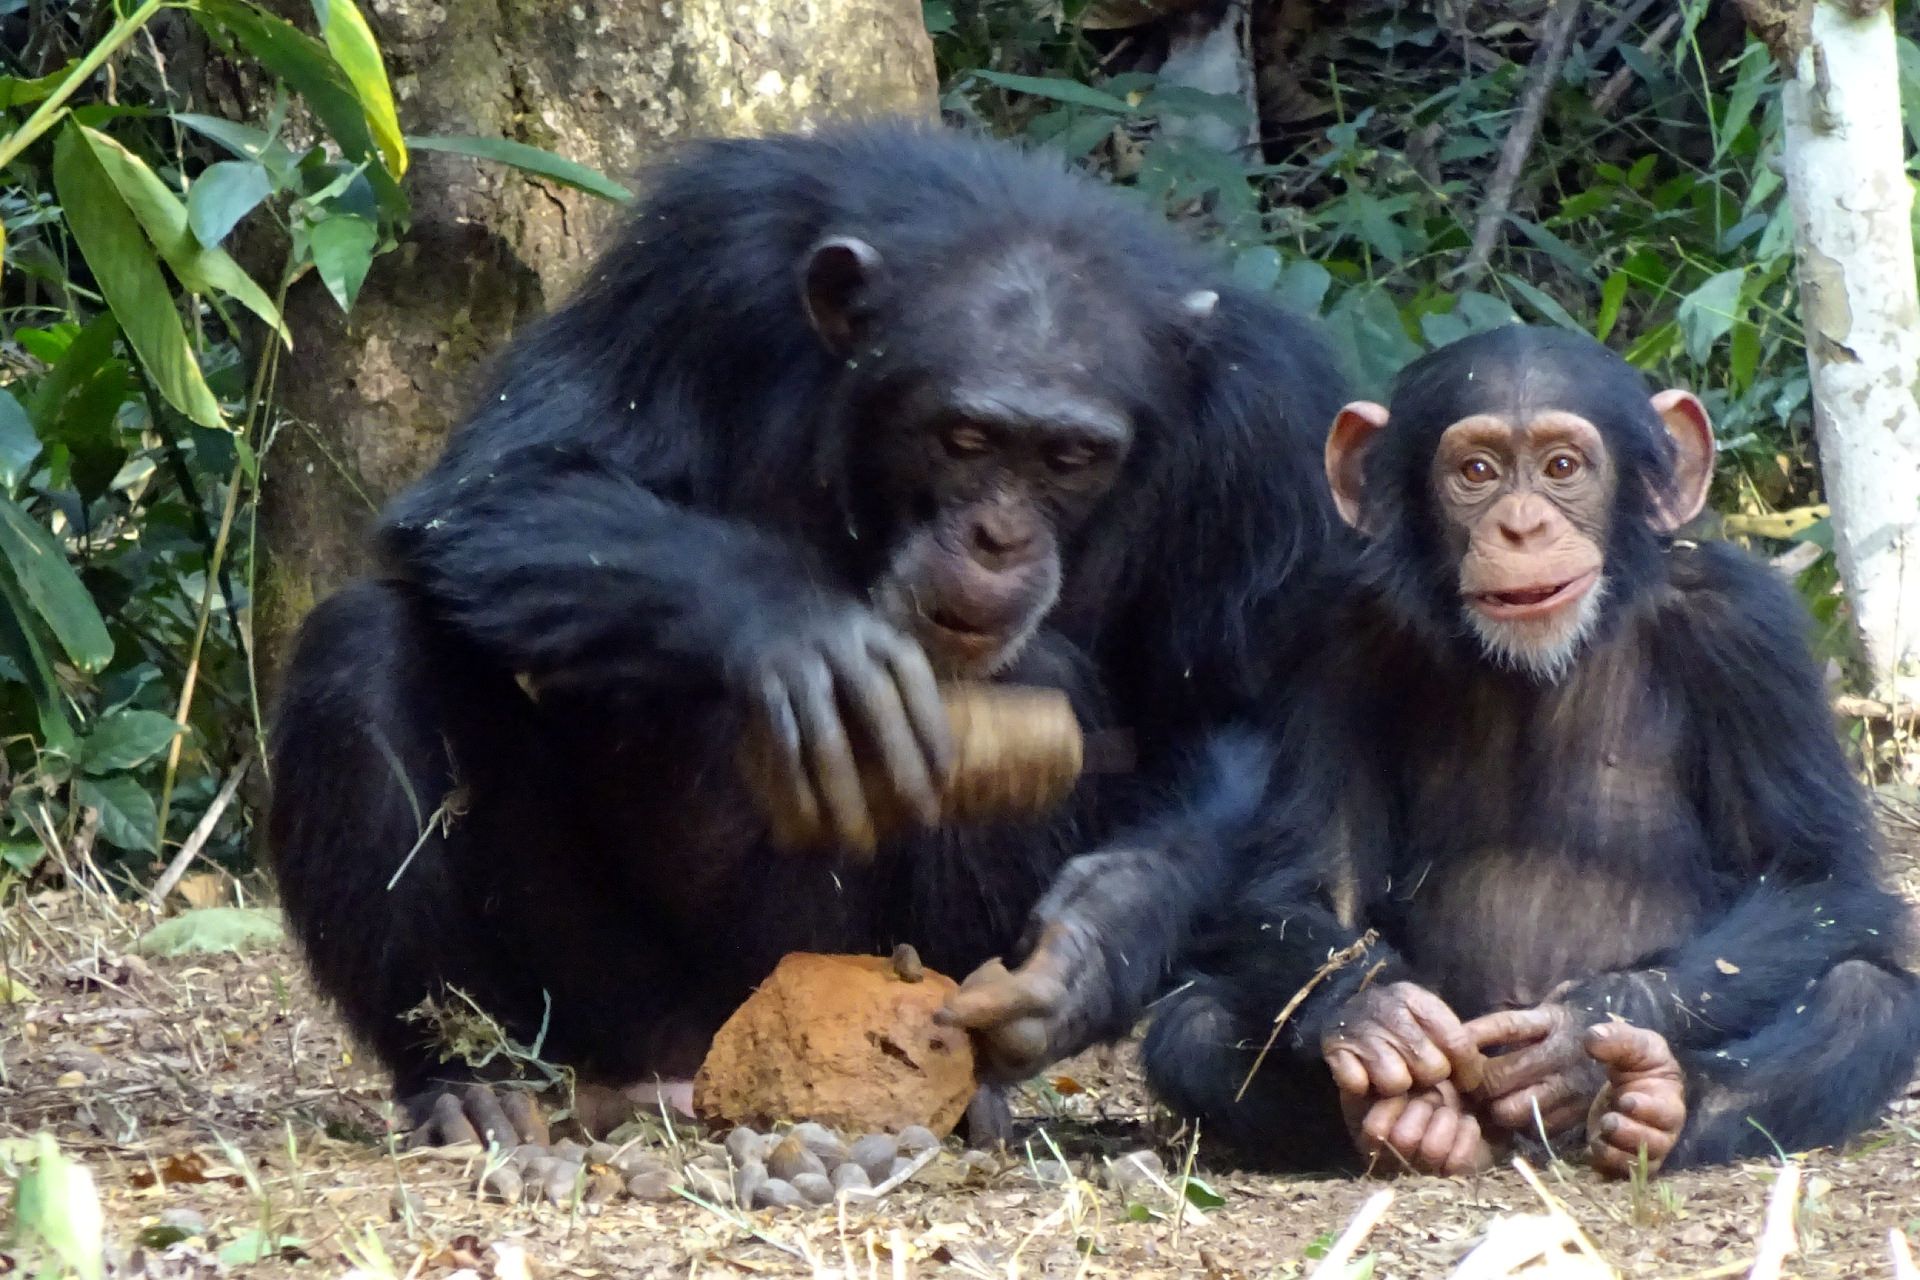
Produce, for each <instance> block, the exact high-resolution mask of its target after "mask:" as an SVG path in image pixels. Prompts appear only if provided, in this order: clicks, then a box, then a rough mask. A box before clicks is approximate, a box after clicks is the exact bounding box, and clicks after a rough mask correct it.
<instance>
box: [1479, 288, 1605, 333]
mask: <svg viewBox="0 0 1920 1280" xmlns="http://www.w3.org/2000/svg"><path fill="white" fill-rule="evenodd" d="M1500 279H1501V280H1502V281H1503V282H1505V284H1506V286H1507V287H1508V288H1510V289H1512V290H1513V291H1514V292H1515V293H1517V294H1519V295H1520V296H1521V297H1522V298H1524V299H1526V301H1527V305H1528V306H1530V307H1532V308H1533V309H1534V310H1535V311H1538V312H1539V313H1540V314H1541V315H1543V316H1545V317H1546V318H1547V319H1549V320H1551V321H1553V323H1555V324H1557V325H1559V326H1560V327H1561V328H1563V329H1571V330H1573V331H1574V332H1575V333H1585V332H1586V328H1585V326H1583V325H1582V324H1581V323H1580V322H1579V321H1578V320H1575V319H1574V318H1573V317H1572V316H1570V315H1568V314H1567V309H1566V308H1565V307H1563V306H1561V305H1560V304H1559V303H1558V302H1556V301H1554V299H1553V298H1552V297H1551V296H1550V295H1549V294H1547V293H1546V292H1544V291H1543V290H1541V289H1538V288H1536V287H1534V286H1533V285H1531V284H1528V283H1527V282H1526V281H1525V280H1522V279H1521V278H1520V277H1519V276H1515V275H1502V276H1501V277H1500Z"/></svg>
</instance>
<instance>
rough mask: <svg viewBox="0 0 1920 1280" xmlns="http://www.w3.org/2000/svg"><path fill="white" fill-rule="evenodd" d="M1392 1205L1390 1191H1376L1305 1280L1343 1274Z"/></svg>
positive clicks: (1315, 1279)
mask: <svg viewBox="0 0 1920 1280" xmlns="http://www.w3.org/2000/svg"><path fill="white" fill-rule="evenodd" d="M1392 1203H1393V1192H1392V1191H1376V1192H1374V1193H1373V1194H1372V1195H1371V1196H1368V1197H1367V1202H1366V1203H1365V1204H1363V1205H1361V1206H1360V1212H1358V1213H1356V1214H1354V1215H1353V1221H1352V1222H1349V1223H1348V1224H1347V1229H1346V1230H1345V1231H1342V1232H1341V1233H1340V1238H1339V1239H1338V1240H1335V1241H1334V1242H1333V1248H1331V1249H1329V1250H1327V1252H1326V1256H1325V1257H1323V1258H1321V1259H1320V1265H1319V1266H1317V1267H1315V1268H1314V1269H1313V1270H1312V1271H1310V1272H1308V1273H1307V1280H1318V1277H1320V1276H1338V1275H1342V1274H1344V1273H1345V1272H1346V1269H1347V1263H1349V1262H1351V1261H1352V1260H1353V1255H1354V1254H1355V1253H1356V1252H1358V1251H1359V1248H1360V1245H1361V1244H1362V1243H1363V1242H1364V1241H1365V1240H1366V1238H1367V1235H1368V1233H1370V1232H1371V1231H1372V1230H1373V1229H1374V1228H1375V1227H1377V1226H1379V1225H1380V1219H1381V1218H1383V1217H1385V1216H1386V1213H1387V1206H1389V1205H1391V1204H1392Z"/></svg>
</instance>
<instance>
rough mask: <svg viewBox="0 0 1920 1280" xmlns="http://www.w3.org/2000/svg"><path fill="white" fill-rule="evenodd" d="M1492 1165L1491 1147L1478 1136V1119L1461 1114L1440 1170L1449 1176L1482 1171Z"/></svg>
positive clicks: (1456, 1176) (1460, 1175) (1454, 1176)
mask: <svg viewBox="0 0 1920 1280" xmlns="http://www.w3.org/2000/svg"><path fill="white" fill-rule="evenodd" d="M1492 1167H1493V1148H1492V1147H1490V1146H1488V1145H1487V1140H1486V1139H1485V1138H1483V1137H1481V1136H1480V1121H1479V1120H1478V1119H1477V1118H1476V1117H1474V1116H1471V1115H1465V1114H1463V1115H1461V1117H1460V1123H1459V1125H1458V1127H1457V1128H1456V1129H1455V1130H1454V1139H1453V1150H1452V1151H1450V1152H1448V1153H1447V1158H1446V1161H1445V1162H1444V1164H1443V1165H1442V1166H1441V1169H1440V1172H1442V1173H1444V1174H1446V1175H1447V1176H1448V1177H1450V1178H1458V1177H1462V1176H1464V1175H1466V1174H1472V1173H1482V1172H1484V1171H1486V1170H1487V1169H1490V1168H1492Z"/></svg>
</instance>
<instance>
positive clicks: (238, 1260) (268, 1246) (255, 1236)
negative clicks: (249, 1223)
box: [220, 1227, 306, 1267]
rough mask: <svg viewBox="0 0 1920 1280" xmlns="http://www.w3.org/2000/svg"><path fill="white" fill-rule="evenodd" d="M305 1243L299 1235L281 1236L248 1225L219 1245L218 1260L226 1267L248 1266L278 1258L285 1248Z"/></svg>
mask: <svg viewBox="0 0 1920 1280" xmlns="http://www.w3.org/2000/svg"><path fill="white" fill-rule="evenodd" d="M305 1244H306V1241H305V1240H302V1239H301V1238H300V1237H299V1236H283V1235H280V1234H279V1233H277V1232H272V1231H262V1230H261V1229H260V1228H259V1227H248V1228H247V1229H246V1230H245V1231H242V1232H241V1233H240V1234H239V1235H237V1236H235V1237H234V1238H233V1239H231V1240H229V1241H227V1242H226V1243H225V1244H223V1245H221V1246H220V1261H221V1263H223V1264H224V1265H226V1266H228V1267H248V1266H252V1265H254V1264H255V1263H260V1262H266V1261H269V1260H271V1259H274V1258H278V1257H279V1256H280V1255H281V1254H282V1253H283V1252H285V1251H286V1250H288V1249H300V1248H302V1247H304V1246H305Z"/></svg>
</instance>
